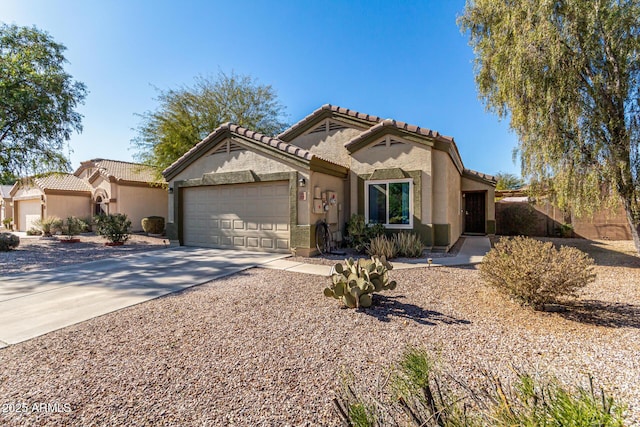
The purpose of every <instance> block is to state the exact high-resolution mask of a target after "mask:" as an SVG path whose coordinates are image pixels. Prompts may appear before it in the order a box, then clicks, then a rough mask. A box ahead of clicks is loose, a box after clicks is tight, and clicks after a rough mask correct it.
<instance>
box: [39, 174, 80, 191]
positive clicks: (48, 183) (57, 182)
mask: <svg viewBox="0 0 640 427" xmlns="http://www.w3.org/2000/svg"><path fill="white" fill-rule="evenodd" d="M33 181H34V183H35V184H36V185H37V186H38V187H39V188H40V189H41V190H43V191H46V190H64V191H88V192H90V191H92V190H91V187H90V186H89V184H87V183H86V182H85V181H83V180H82V179H80V178H78V177H77V176H75V175H71V174H67V173H56V174H51V175H47V176H42V177H37V178H33Z"/></svg>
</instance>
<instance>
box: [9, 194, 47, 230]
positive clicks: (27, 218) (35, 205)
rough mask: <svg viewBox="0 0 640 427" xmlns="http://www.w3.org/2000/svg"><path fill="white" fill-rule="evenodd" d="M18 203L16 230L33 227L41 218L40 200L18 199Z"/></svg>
mask: <svg viewBox="0 0 640 427" xmlns="http://www.w3.org/2000/svg"><path fill="white" fill-rule="evenodd" d="M15 203H17V205H18V215H19V216H18V221H19V223H18V227H19V230H18V231H27V230H29V229H31V228H35V223H36V222H37V221H38V220H40V219H41V216H42V213H41V212H42V207H41V206H42V205H41V203H40V200H39V199H38V200H19V201H16V202H15Z"/></svg>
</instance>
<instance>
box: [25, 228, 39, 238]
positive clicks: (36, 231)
mask: <svg viewBox="0 0 640 427" xmlns="http://www.w3.org/2000/svg"><path fill="white" fill-rule="evenodd" d="M41 234H42V231H41V230H39V229H37V228H35V227H31V228H30V229H28V230H27V236H40V235H41Z"/></svg>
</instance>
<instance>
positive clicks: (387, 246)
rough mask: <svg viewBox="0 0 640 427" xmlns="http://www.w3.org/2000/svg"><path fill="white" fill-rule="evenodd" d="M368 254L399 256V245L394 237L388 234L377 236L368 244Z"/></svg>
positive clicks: (388, 256) (387, 256)
mask: <svg viewBox="0 0 640 427" xmlns="http://www.w3.org/2000/svg"><path fill="white" fill-rule="evenodd" d="M366 252H367V255H369V256H377V257H378V258H381V257H385V258H387V259H392V258H395V257H397V256H398V246H396V243H395V240H394V239H389V238H388V237H387V236H376V237H374V238H373V239H371V241H370V242H369V244H368V245H367V249H366Z"/></svg>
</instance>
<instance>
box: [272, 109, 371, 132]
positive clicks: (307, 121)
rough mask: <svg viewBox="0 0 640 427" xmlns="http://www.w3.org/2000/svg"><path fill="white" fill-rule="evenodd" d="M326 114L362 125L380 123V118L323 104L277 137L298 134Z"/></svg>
mask: <svg viewBox="0 0 640 427" xmlns="http://www.w3.org/2000/svg"><path fill="white" fill-rule="evenodd" d="M326 114H338V115H342V116H347V117H351V118H353V119H356V120H359V121H361V122H364V123H367V122H368V123H369V124H371V125H373V124H375V123H379V122H380V121H382V118H380V117H378V116H372V115H370V114H363V113H359V112H357V111H354V110H350V109H348V108H342V107H338V106H337V105H331V104H325V105H323V106H322V107H320V108H318V109H317V110H315V111H314V112H313V113H311V114H309V115H308V116H306V117H304V118H303V119H302V120H300V121H299V122H297V123H295V124H294V125H292V126H291V127H290V128H289V129H287V130H285V131H284V132H282V133H281V134H279V135H278V138H279V139H287V138H288V137H289V136H290V135H292V134H294V135H295V134H298V132H300V131H302V132H303V131H304V130H305V128H306V127H307V126H309V125H311V124H313V123H314V122H315V121H316V119H317V118H318V117H323V116H324V115H326Z"/></svg>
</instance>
